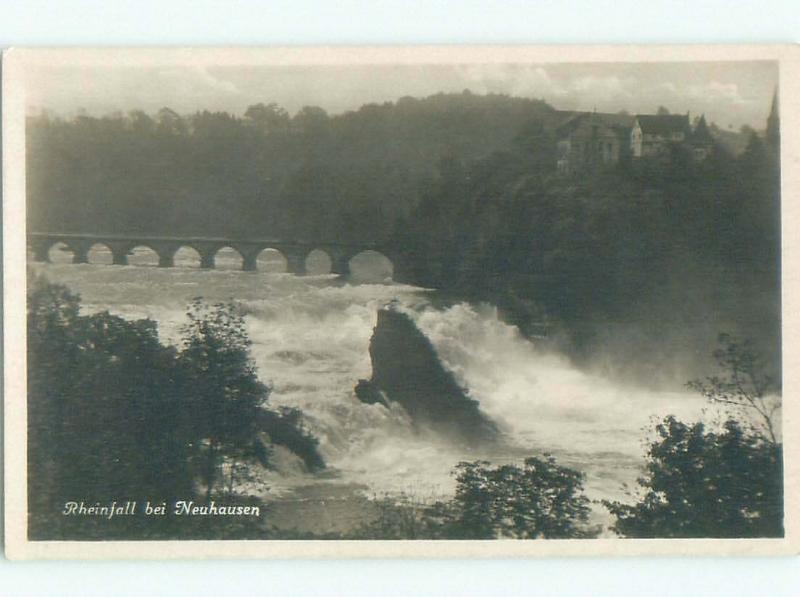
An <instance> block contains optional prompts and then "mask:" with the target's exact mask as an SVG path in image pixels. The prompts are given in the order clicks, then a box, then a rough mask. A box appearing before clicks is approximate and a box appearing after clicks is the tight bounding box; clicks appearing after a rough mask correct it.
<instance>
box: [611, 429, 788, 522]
mask: <svg viewBox="0 0 800 597" xmlns="http://www.w3.org/2000/svg"><path fill="white" fill-rule="evenodd" d="M656 432H657V433H658V438H659V439H658V440H657V441H655V442H653V444H651V446H650V450H649V452H648V457H647V474H646V476H645V477H644V478H642V479H640V481H639V484H640V486H641V487H642V488H643V489H644V490H645V493H644V495H643V496H642V497H641V499H640V500H639V502H638V503H636V504H635V505H632V506H631V505H626V504H621V503H619V502H613V503H612V502H606V507H608V509H609V510H610V511H611V513H612V514H613V515H614V516H615V517H616V518H617V520H616V523H615V524H614V526H613V529H614V530H615V531H617V532H618V533H620V534H621V535H623V536H625V537H667V538H670V537H675V538H680V537H782V536H783V477H782V448H781V446H780V445H779V444H774V443H771V442H767V441H764V440H762V439H761V438H758V437H756V436H753V435H750V434H747V433H746V432H745V431H743V430H742V428H741V426H740V425H739V424H738V423H737V422H736V421H733V420H729V421H727V422H726V423H725V425H724V429H723V430H722V431H721V432H719V433H715V432H708V431H706V430H705V428H704V426H703V424H702V423H695V424H694V425H686V424H684V423H681V422H680V421H677V420H676V419H675V418H674V417H667V418H666V419H665V420H664V421H663V422H661V423H660V424H659V425H657V426H656Z"/></svg>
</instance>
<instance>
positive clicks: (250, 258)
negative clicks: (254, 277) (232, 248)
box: [242, 253, 258, 272]
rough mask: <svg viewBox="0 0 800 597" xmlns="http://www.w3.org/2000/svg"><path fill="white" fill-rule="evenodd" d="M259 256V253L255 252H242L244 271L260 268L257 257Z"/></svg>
mask: <svg viewBox="0 0 800 597" xmlns="http://www.w3.org/2000/svg"><path fill="white" fill-rule="evenodd" d="M257 257H258V253H255V254H251V253H250V254H242V271H245V272H254V271H256V270H257V269H258V264H257V263H256V258H257Z"/></svg>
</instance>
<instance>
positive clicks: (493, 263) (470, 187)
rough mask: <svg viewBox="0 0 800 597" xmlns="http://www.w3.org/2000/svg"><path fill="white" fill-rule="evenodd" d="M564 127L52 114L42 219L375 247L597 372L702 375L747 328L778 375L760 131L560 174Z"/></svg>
mask: <svg viewBox="0 0 800 597" xmlns="http://www.w3.org/2000/svg"><path fill="white" fill-rule="evenodd" d="M563 118H564V115H563V113H559V112H558V111H557V110H555V109H554V108H553V107H551V106H549V105H547V104H546V103H544V102H542V101H538V100H531V99H523V98H515V97H509V96H505V95H485V96H483V95H476V94H472V93H469V92H464V93H462V94H438V95H434V96H431V97H428V98H424V99H415V98H411V97H405V98H401V99H399V100H398V101H396V102H389V103H385V104H382V105H377V104H371V105H365V106H362V107H361V108H360V109H359V110H356V111H352V112H347V113H344V114H341V115H335V116H331V115H328V114H327V113H326V112H325V111H324V110H322V109H321V108H317V107H306V108H303V109H302V110H300V111H299V112H298V113H297V114H295V115H290V114H288V113H287V112H286V111H285V110H284V109H282V108H281V107H279V106H277V105H275V104H257V105H253V106H251V107H250V108H248V109H247V111H246V112H245V114H244V115H243V116H242V117H238V116H234V115H231V114H227V113H211V112H198V113H196V114H193V115H189V116H183V115H179V114H176V113H175V112H174V111H172V110H169V109H168V108H164V109H162V110H160V111H159V112H158V113H157V114H155V115H148V114H145V113H143V112H132V113H130V114H127V115H112V116H106V117H102V118H94V117H89V116H78V117H76V118H74V119H71V120H65V119H60V118H57V117H54V116H51V115H48V114H42V115H39V116H36V117H30V118H29V120H28V131H27V136H28V161H27V168H28V195H29V199H28V209H29V216H28V217H29V224H28V226H29V229H30V230H35V231H48V232H90V233H102V234H131V233H137V234H148V235H158V234H166V233H168V234H171V235H186V236H190V235H208V236H247V237H277V238H290V239H293V240H320V241H340V242H379V243H383V244H385V245H386V246H388V247H392V249H393V251H392V252H393V254H394V255H401V256H403V258H404V261H405V263H404V264H403V271H404V274H405V279H404V280H403V281H406V282H412V283H415V284H418V285H423V286H430V287H435V288H439V289H441V290H443V291H444V293H446V294H449V295H450V296H452V297H454V298H455V299H461V300H463V299H470V300H486V301H488V302H490V303H492V304H495V305H497V306H498V307H499V308H500V309H501V312H502V315H503V316H504V317H505V318H506V319H508V320H510V321H512V322H513V323H516V324H518V325H519V326H520V328H521V330H522V331H523V332H524V333H526V334H528V335H543V336H547V337H548V338H550V339H554V340H555V341H556V342H557V343H558V344H559V347H560V348H562V349H564V350H566V351H567V352H568V353H569V354H571V355H573V356H574V357H576V358H579V359H584V360H585V361H586V362H591V363H592V364H593V365H598V366H601V367H609V366H611V367H613V368H615V369H616V370H620V369H623V370H624V369H628V368H629V369H632V370H635V371H636V375H637V376H638V377H640V378H643V379H647V380H648V381H651V382H652V381H658V378H659V377H664V378H665V379H666V380H667V381H669V380H670V379H685V378H686V377H687V376H692V375H696V374H697V373H698V372H699V370H701V368H705V367H706V366H707V365H708V363H707V362H697V359H698V358H700V359H702V358H703V357H701V356H700V355H707V354H709V347H710V346H711V344H713V342H714V339H715V338H716V337H717V335H718V334H719V333H720V332H732V333H736V334H739V335H741V336H745V337H749V338H752V339H753V340H754V341H755V342H756V343H757V345H758V348H759V351H760V352H761V353H762V354H765V355H767V358H768V360H769V362H770V371H771V372H772V373H775V374H776V375H777V374H778V373H779V367H780V364H779V363H780V356H779V355H780V195H779V193H780V170H779V159H778V155H777V153H776V150H775V149H774V148H772V147H770V146H769V145H768V144H767V143H765V142H764V141H763V139H762V138H761V137H760V136H759V135H758V134H756V133H755V132H753V131H750V132H749V139H748V140H747V142H746V146H745V149H744V151H743V152H742V153H740V154H735V153H732V152H730V151H728V149H726V148H730V147H731V146H732V143H731V141H732V139H733V137H732V135H733V133H730V132H726V136H725V139H724V142H723V140H720V139H721V138H720V137H719V135H718V133H719V131H718V130H717V129H715V128H714V127H713V126H712V132H714V131H715V130H716V131H717V133H716V134H717V135H718V136H717V138H718V145H717V147H716V149H715V151H714V153H713V155H712V156H711V157H710V158H709V159H707V160H705V161H702V162H696V161H694V160H692V159H691V156H690V155H689V154H686V153H684V152H683V151H682V150H681V149H680V148H675V150H674V151H673V154H672V155H671V156H670V157H669V159H666V160H654V161H648V160H644V161H639V162H629V161H628V162H626V161H622V162H621V163H619V164H616V165H615V166H613V167H610V168H604V169H599V170H586V171H580V172H574V173H571V174H569V175H563V174H559V173H557V172H556V168H555V160H556V156H555V152H556V140H557V139H556V136H555V128H556V126H557V124H558V123H559V122H561V121H562V120H563ZM599 354H603V360H599V361H598V355H599ZM609 363H611V364H610V365H609ZM777 376H778V377H779V375H777Z"/></svg>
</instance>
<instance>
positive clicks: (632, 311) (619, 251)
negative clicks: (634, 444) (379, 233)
mask: <svg viewBox="0 0 800 597" xmlns="http://www.w3.org/2000/svg"><path fill="white" fill-rule="evenodd" d="M529 146H530V145H525V144H521V143H518V144H516V145H513V146H512V147H511V149H510V150H507V151H504V152H495V153H492V154H489V155H487V156H485V157H483V158H482V159H479V160H475V161H473V162H466V161H463V160H462V161H457V162H453V161H450V162H447V163H443V164H441V165H440V168H439V175H438V177H437V178H436V179H434V180H433V181H432V182H431V183H430V184H428V185H427V186H425V187H423V189H422V191H421V198H420V202H419V204H418V206H417V207H416V209H415V210H414V212H413V213H412V215H411V216H410V217H409V218H408V219H407V220H405V221H403V222H402V223H401V224H400V225H398V227H397V228H396V235H395V237H394V239H395V242H396V244H397V247H398V248H401V247H407V248H410V249H407V250H410V251H413V252H414V258H413V262H414V264H415V266H414V271H413V275H414V277H415V278H416V279H417V280H418V281H419V283H421V284H422V285H428V286H433V287H439V288H445V289H450V290H451V291H453V292H454V294H457V295H459V296H461V297H464V296H468V297H470V298H472V299H482V300H488V301H490V302H492V303H494V304H497V305H498V306H499V307H500V308H501V309H502V310H503V311H504V312H505V313H506V316H507V317H509V318H510V319H511V320H512V321H514V322H515V323H518V324H519V325H520V326H521V328H522V329H523V330H524V331H528V332H529V333H539V331H540V329H541V326H536V325H534V324H536V323H543V322H549V327H550V328H551V329H555V331H556V332H558V331H560V332H562V334H561V335H560V338H562V343H563V345H562V348H565V349H566V350H568V351H569V352H570V353H571V354H572V355H574V356H576V357H579V358H580V357H582V356H586V357H590V356H592V355H595V354H597V353H598V352H601V351H602V352H603V353H604V354H605V355H607V356H608V358H609V360H610V361H613V362H615V363H617V364H619V363H627V364H630V365H631V366H632V367H636V368H638V369H639V376H638V377H639V379H646V380H648V381H649V382H653V381H658V379H657V378H658V376H659V375H661V376H669V374H670V373H671V368H675V369H676V370H681V371H682V372H684V373H683V374H682V375H681V377H684V378H685V372H686V371H689V372H690V375H691V374H697V373H699V372H700V371H702V370H704V369H705V368H707V366H708V365H709V364H710V363H708V362H705V361H704V360H703V359H697V358H696V356H695V355H694V354H692V353H697V352H699V353H701V354H706V353H707V352H708V351H707V343H708V338H709V337H714V336H716V335H717V333H718V331H719V329H732V330H735V331H736V333H738V334H740V335H743V336H747V337H751V338H753V339H754V342H755V343H756V345H757V346H758V348H759V350H761V351H762V352H763V353H764V354H765V356H766V357H767V360H768V362H769V366H770V369H771V372H772V373H773V374H774V375H773V377H775V378H776V379H777V378H779V377H780V375H779V371H780V358H779V355H780V292H779V290H780V275H779V272H780V219H779V213H780V208H779V192H780V191H779V187H780V174H779V170H778V160H777V156H776V155H775V154H774V152H772V151H771V150H769V148H767V147H766V146H765V145H764V144H763V143H762V141H761V140H760V139H759V138H758V137H756V136H753V138H752V139H751V141H750V144H749V145H748V147H747V149H746V151H745V152H744V153H743V154H742V155H741V156H738V157H733V156H730V155H728V154H726V153H725V152H724V151H723V150H722V149H721V148H717V151H716V152H715V153H714V154H712V156H711V157H710V158H708V159H707V160H705V161H702V162H695V161H693V160H692V159H691V158H689V157H688V156H686V155H683V153H681V152H676V154H675V155H673V156H672V157H671V158H670V159H668V160H658V161H656V160H641V161H638V162H634V163H620V164H618V165H616V166H614V167H608V168H598V169H592V170H585V171H582V172H576V173H572V174H567V175H560V174H558V173H556V172H555V171H554V168H552V165H551V164H550V163H549V160H548V159H546V156H547V148H548V147H550V148H552V147H554V145H552V144H547V143H544V144H542V145H541V146H540V147H539V148H538V149H537V150H535V151H533V152H531V150H530V149H529ZM551 335H555V334H552V333H551ZM654 337H658V338H660V340H661V342H658V343H654V342H652V338H654ZM690 354H691V355H692V356H691V357H689V356H688V355H690ZM683 355H686V358H682V359H681V360H677V358H676V357H680V356H683ZM665 365H666V366H665ZM616 372H619V371H616ZM622 373H625V371H622ZM674 377H676V376H673V378H671V379H670V378H668V379H665V380H664V381H666V382H669V383H675V382H677V381H678V380H677V379H674Z"/></svg>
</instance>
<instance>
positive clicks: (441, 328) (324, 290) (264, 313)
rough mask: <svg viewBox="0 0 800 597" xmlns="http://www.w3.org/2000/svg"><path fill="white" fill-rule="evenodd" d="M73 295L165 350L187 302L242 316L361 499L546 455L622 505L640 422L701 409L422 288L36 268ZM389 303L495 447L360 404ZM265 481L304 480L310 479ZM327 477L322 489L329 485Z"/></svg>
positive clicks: (262, 365) (438, 488)
mask: <svg viewBox="0 0 800 597" xmlns="http://www.w3.org/2000/svg"><path fill="white" fill-rule="evenodd" d="M34 267H35V269H36V270H37V271H40V272H42V273H44V274H45V275H46V276H47V277H48V278H49V279H50V280H52V281H55V282H61V283H63V284H66V285H67V286H69V287H70V288H71V289H72V290H73V291H75V292H77V293H79V294H80V295H81V297H82V304H83V306H84V309H85V310H86V311H87V312H96V311H100V310H106V309H107V310H109V311H111V312H112V313H116V314H119V315H121V316H123V317H126V318H131V319H133V318H141V317H150V318H152V319H155V320H156V321H158V323H159V333H160V335H161V338H162V340H163V341H164V342H172V343H175V342H177V341H178V338H179V329H180V326H181V325H182V324H183V322H184V313H185V308H186V305H187V303H188V301H189V300H190V299H191V298H193V297H196V296H203V297H204V298H205V299H207V300H208V301H211V302H214V301H223V300H228V299H235V300H237V301H240V302H241V303H242V304H243V306H244V309H245V313H246V320H247V326H248V332H249V334H250V337H251V339H252V341H253V346H252V352H253V357H254V359H255V361H256V364H257V366H258V371H259V375H260V376H261V378H262V380H263V381H264V382H265V383H268V384H269V385H271V387H272V395H271V398H270V400H271V402H272V403H273V404H276V405H286V406H296V407H299V408H300V409H302V410H303V412H304V413H305V415H306V418H307V424H308V426H309V427H310V428H311V429H312V430H313V432H314V433H315V434H316V435H317V437H319V439H320V442H321V443H320V447H321V450H322V452H323V455H324V457H325V459H326V461H327V462H328V463H329V465H330V466H331V467H332V468H333V469H335V471H336V472H337V473H338V476H337V477H336V479H338V481H340V482H343V483H359V484H363V485H365V486H367V487H368V488H369V491H370V492H376V493H380V492H384V491H396V490H406V491H408V490H411V491H415V492H418V493H421V494H428V493H438V494H447V493H448V492H450V491H451V490H452V488H453V485H454V481H453V478H452V476H451V475H450V471H451V469H452V467H453V466H454V465H455V464H456V463H458V462H459V461H461V460H469V459H475V458H488V459H490V460H493V461H496V462H500V461H510V460H520V459H521V458H522V457H523V456H524V455H540V454H542V453H544V452H549V453H552V454H554V455H555V456H556V457H557V459H558V460H559V462H560V463H562V464H565V465H568V466H572V467H575V468H578V469H580V470H582V471H584V472H586V473H587V475H588V479H587V489H588V493H589V495H590V497H592V498H615V499H624V498H625V496H624V493H623V491H622V484H623V482H625V483H632V482H633V481H634V480H635V478H636V476H637V475H638V474H639V472H640V468H639V467H640V466H641V464H642V456H643V443H642V442H643V438H644V431H643V428H645V427H648V426H649V423H650V421H651V418H652V417H653V416H659V417H660V416H663V415H666V414H670V413H671V414H675V415H677V416H679V418H682V419H684V420H695V419H697V418H698V417H700V416H701V409H702V408H703V407H704V403H703V401H702V400H700V399H699V398H697V397H695V396H694V395H692V394H688V393H658V392H652V391H645V390H641V389H637V388H630V387H621V386H619V385H616V384H614V383H612V382H610V381H608V380H605V379H603V378H600V377H597V376H593V375H590V374H587V373H584V372H582V371H580V370H578V369H576V368H575V367H573V366H572V365H570V364H569V362H568V361H567V360H566V359H565V358H564V357H561V356H559V355H555V354H551V353H548V352H545V351H544V350H542V349H540V348H538V347H537V346H536V345H535V344H534V343H532V342H531V341H529V340H526V339H525V338H523V337H521V335H520V334H519V333H518V331H517V329H516V328H514V327H512V326H509V325H507V324H505V323H503V322H502V321H500V320H499V319H498V317H497V311H496V309H494V308H493V307H490V306H474V305H470V304H466V303H462V304H458V305H455V306H452V307H450V308H446V309H437V308H434V307H433V306H432V305H431V304H430V302H429V301H428V293H427V292H426V291H423V290H421V289H418V288H414V287H410V286H401V285H385V284H361V285H352V284H344V285H342V284H340V283H338V282H337V281H336V277H335V276H330V275H325V276H308V277H295V276H292V275H289V274H275V273H262V272H241V271H235V270H233V269H230V270H199V269H192V268H180V267H178V268H171V269H159V268H154V267H136V266H102V265H88V264H87V265H66V264H48V265H38V264H37V265H35V266H34ZM390 302H394V303H395V304H399V305H400V306H401V308H402V309H403V310H405V311H406V312H407V313H409V314H410V315H411V317H412V318H413V319H414V321H415V322H416V324H417V325H418V326H419V328H420V329H421V330H422V331H423V332H424V333H425V334H426V335H427V336H428V338H429V339H430V340H431V342H432V344H433V345H434V347H435V348H436V350H437V352H438V353H439V355H440V357H441V358H442V361H443V362H444V363H445V365H446V366H447V367H448V368H449V369H451V370H452V371H453V373H454V375H455V376H456V378H457V379H458V381H459V382H460V383H461V384H462V385H463V386H464V387H465V388H467V389H468V391H469V394H470V395H471V396H472V397H473V398H475V399H476V400H478V401H479V402H480V405H481V408H482V409H483V410H484V412H486V414H488V415H489V417H491V418H492V419H493V420H494V421H496V422H497V423H498V424H499V426H500V427H501V429H502V430H503V431H504V433H505V434H506V436H507V438H508V440H509V441H508V447H507V448H504V449H503V450H505V451H503V450H501V451H500V452H497V451H495V452H494V453H491V454H487V453H479V452H474V451H470V449H469V448H465V447H455V446H452V445H450V444H448V443H447V442H446V441H445V440H443V439H440V438H437V437H436V436H435V435H432V434H428V435H419V434H416V433H414V432H413V431H412V429H411V426H410V424H409V421H408V419H407V417H406V416H405V414H404V413H403V412H402V409H399V408H394V409H387V408H385V407H384V406H382V405H377V404H372V405H367V404H362V403H361V402H359V401H358V400H357V399H356V398H355V396H354V393H353V388H354V386H355V384H356V383H357V381H358V379H360V378H368V377H370V375H371V370H370V360H369V351H368V348H369V341H370V337H371V335H372V331H373V328H374V326H375V322H376V318H377V311H378V310H379V309H380V308H382V307H384V306H385V305H387V304H388V303H390ZM290 477H291V475H290V476H288V477H287V476H286V475H284V478H283V479H282V480H277V481H276V480H275V479H272V480H271V485H272V486H273V488H276V489H280V487H278V486H279V485H280V484H281V483H284V484H285V485H286V486H289V485H292V484H297V483H313V482H314V481H313V479H309V478H307V476H305V477H304V478H303V479H297V478H290ZM326 482H330V479H327V480H326Z"/></svg>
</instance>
